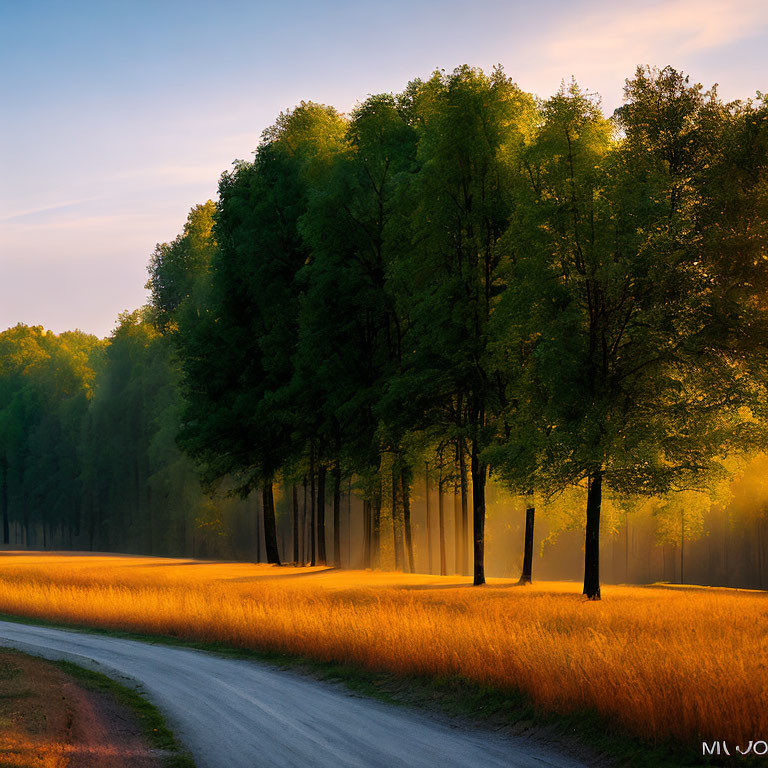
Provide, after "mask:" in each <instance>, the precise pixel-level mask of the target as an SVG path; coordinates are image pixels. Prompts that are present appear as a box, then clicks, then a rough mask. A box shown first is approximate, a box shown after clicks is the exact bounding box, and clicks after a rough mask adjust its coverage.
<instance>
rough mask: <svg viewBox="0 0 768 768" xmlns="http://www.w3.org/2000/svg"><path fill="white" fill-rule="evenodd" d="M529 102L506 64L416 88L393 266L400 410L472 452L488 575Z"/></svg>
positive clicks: (479, 580) (477, 552) (478, 576)
mask: <svg viewBox="0 0 768 768" xmlns="http://www.w3.org/2000/svg"><path fill="white" fill-rule="evenodd" d="M532 104H533V103H532V100H531V99H530V97H528V96H526V95H524V94H523V93H522V92H521V91H520V90H519V89H518V88H517V86H516V85H514V83H513V82H512V81H511V80H510V79H509V78H507V77H506V76H505V75H504V74H503V72H502V71H501V70H500V69H497V70H494V72H493V74H492V75H491V76H490V77H489V76H487V75H485V74H483V73H482V72H480V71H479V70H473V69H471V68H469V67H461V68H459V69H457V70H455V71H454V72H453V73H452V74H451V75H444V74H441V73H436V74H435V75H434V76H433V77H432V79H431V80H429V81H428V82H427V83H425V84H423V86H421V87H420V88H419V89H418V90H417V92H416V95H415V97H414V114H415V124H416V125H417V127H418V131H419V148H418V162H419V169H418V172H417V174H416V176H415V178H414V180H413V183H412V184H411V185H410V189H409V195H408V196H407V197H406V200H407V203H406V204H407V205H408V207H409V209H410V210H411V211H412V215H411V217H410V232H411V234H410V244H409V248H408V249H405V250H404V251H403V252H402V254H401V255H400V257H399V259H398V262H397V263H396V264H395V266H394V267H393V283H394V290H395V291H396V295H397V297H398V302H399V303H398V306H399V311H400V312H401V313H402V314H403V315H404V316H405V317H407V324H406V331H405V332H406V334H407V336H406V339H405V341H404V343H403V345H402V346H403V349H405V350H408V352H407V354H406V355H405V358H404V361H403V366H402V368H403V371H402V373H401V375H399V376H398V377H397V378H396V379H394V380H393V381H392V382H391V384H390V387H389V390H390V399H391V402H392V403H394V404H395V405H394V409H396V410H397V411H398V412H401V413H402V412H403V410H404V408H407V409H408V412H409V413H411V414H413V416H412V421H413V426H414V427H416V428H419V427H426V426H432V427H436V428H437V429H438V430H439V431H440V432H442V433H444V434H446V435H447V436H448V437H449V438H450V439H452V440H456V441H459V446H460V451H461V452H463V450H464V447H465V445H466V446H467V449H468V450H467V452H468V454H469V457H470V474H471V478H472V509H473V512H472V515H473V530H474V542H473V552H474V583H475V584H483V583H484V582H485V567H484V524H485V483H486V480H487V470H488V467H487V460H486V458H485V456H484V451H485V450H486V449H487V447H488V446H489V445H490V444H491V443H492V442H493V439H494V436H495V432H496V417H497V414H498V411H499V408H500V403H501V397H502V394H503V392H502V387H501V386H500V385H499V371H498V369H497V367H496V365H495V360H494V358H493V355H492V354H490V350H491V344H490V340H489V335H488V330H489V320H490V317H491V315H492V313H493V311H494V308H495V305H496V303H497V299H498V294H499V291H500V290H501V289H502V287H503V286H502V285H501V284H500V281H499V267H500V263H501V255H502V254H501V251H500V249H499V241H500V238H501V236H502V234H503V232H504V230H505V229H506V226H507V222H508V219H509V216H510V214H511V210H512V208H513V205H514V201H513V199H512V197H511V195H510V191H511V190H510V185H509V183H508V182H509V176H510V173H511V168H512V167H513V165H514V161H515V157H516V155H517V152H518V150H519V148H520V146H521V144H522V141H523V136H524V133H525V131H526V130H527V121H528V120H529V117H530V114H531V112H532Z"/></svg>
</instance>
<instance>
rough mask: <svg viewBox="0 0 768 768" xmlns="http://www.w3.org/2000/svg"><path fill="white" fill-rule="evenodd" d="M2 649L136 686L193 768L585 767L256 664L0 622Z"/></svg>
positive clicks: (541, 750)
mask: <svg viewBox="0 0 768 768" xmlns="http://www.w3.org/2000/svg"><path fill="white" fill-rule="evenodd" d="M0 645H3V646H8V647H13V648H18V649H19V650H22V651H26V652H27V653H30V654H33V655H36V656H42V657H45V658H48V659H68V660H70V661H73V662H75V663H77V664H80V665H81V666H85V667H89V668H91V669H96V670H98V671H100V672H102V673H104V674H107V675H109V676H110V677H113V678H115V679H117V680H120V681H121V682H124V683H125V682H133V683H138V684H139V686H140V689H141V690H142V692H143V693H144V695H145V696H146V697H147V698H148V699H150V700H151V701H152V702H153V703H154V704H155V705H156V706H157V707H159V708H160V710H161V711H162V712H163V713H164V714H165V716H166V718H167V721H168V723H169V725H170V726H171V727H172V728H173V729H174V731H175V733H176V735H177V736H178V738H179V739H180V740H181V741H182V743H183V744H184V745H185V746H186V747H187V749H188V750H189V751H190V752H191V753H192V756H193V757H194V759H195V762H196V764H197V766H198V768H272V766H274V767H275V768H286V767H287V766H297V768H298V767H300V768H341V767H342V766H357V767H359V768H363V767H364V768H399V767H400V766H402V767H403V768H405V767H407V768H475V766H476V767H477V768H480V767H481V766H482V768H502V766H503V768H584V764H583V763H581V762H579V761H578V760H575V759H571V758H569V757H567V756H563V755H560V754H558V753H557V752H554V751H550V750H548V749H546V748H545V747H542V746H540V745H538V744H534V743H531V742H529V741H527V740H524V739H514V738H509V737H507V736H503V735H501V734H497V733H493V732H486V731H484V730H479V729H472V728H468V727H463V726H462V727H455V726H452V725H451V724H450V723H448V722H444V721H442V720H441V719H438V718H433V717H431V716H430V715H428V714H424V713H421V712H419V711H416V710H413V709H410V708H406V707H395V706H390V705H387V704H384V703H382V702H379V701H375V700H372V699H367V698H363V697H360V696H356V695H354V694H352V693H350V692H349V691H347V690H345V689H344V688H343V687H342V686H338V685H333V684H329V683H324V682H322V681H317V680H313V679H311V678H307V677H305V676H302V675H299V674H296V673H292V672H286V671H283V670H279V669H275V668H272V667H270V666H269V665H264V664H260V663H257V662H253V661H243V660H238V659H231V658H224V657H220V656H217V655H215V654H211V653H205V652H203V651H195V650H187V649H185V648H176V647H172V646H167V645H154V644H152V643H146V642H142V641H138V640H124V639H120V638H116V637H109V636H106V635H96V634H89V633H86V632H79V631H69V630H62V629H52V628H49V627H38V626H30V625H26V624H17V623H15V622H7V621H0Z"/></svg>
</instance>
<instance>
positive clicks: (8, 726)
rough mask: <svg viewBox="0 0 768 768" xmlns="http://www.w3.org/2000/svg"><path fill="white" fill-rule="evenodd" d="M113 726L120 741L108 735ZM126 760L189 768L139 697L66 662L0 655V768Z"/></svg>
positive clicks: (160, 719) (3, 650)
mask: <svg viewBox="0 0 768 768" xmlns="http://www.w3.org/2000/svg"><path fill="white" fill-rule="evenodd" d="M115 723H119V726H120V732H119V735H118V734H112V733H111V727H112V726H114V725H115ZM113 735H114V737H115V741H112V740H111V739H112V738H113ZM137 739H138V740H139V741H138V742H137V741H136V740H137ZM146 748H149V749H150V750H152V751H151V753H146V754H145V753H144V752H142V751H141V750H143V749H146ZM123 749H125V750H126V751H125V753H123V752H121V750H123ZM101 750H106V751H105V752H104V753H103V755H102V753H101ZM137 750H138V751H137ZM131 754H141V759H142V765H144V764H145V762H144V760H145V757H146V758H148V757H150V756H151V758H152V764H153V765H162V766H163V767H164V768H194V762H193V760H192V759H191V757H190V756H188V755H187V754H186V752H185V751H184V750H183V749H182V748H181V747H180V746H179V744H178V743H177V742H176V740H175V738H174V736H173V734H172V733H171V732H170V731H169V730H168V728H167V726H166V725H165V721H164V720H163V717H162V715H161V714H160V713H159V712H158V710H157V709H156V708H155V707H154V706H153V705H152V704H150V703H149V702H148V701H146V700H145V699H144V698H143V697H142V696H141V695H140V694H139V693H138V692H137V691H134V690H132V689H130V688H128V687H125V686H123V685H121V684H119V683H117V682H115V681H114V680H112V679H110V678H108V677H106V676H104V675H102V674H99V673H96V672H92V671H90V670H87V669H84V668H82V667H80V666H78V665H76V664H72V663H70V662H66V661H50V660H47V659H40V658H36V657H35V656H33V655H30V654H28V653H25V652H22V651H18V650H15V649H9V648H4V647H3V648H0V766H4V767H5V766H7V768H60V767H61V766H64V765H70V764H76V765H81V764H82V759H83V757H85V760H86V763H87V764H88V765H91V764H92V762H93V760H94V759H97V760H98V762H99V764H101V763H102V757H104V759H106V760H107V762H108V764H109V765H113V764H114V761H113V759H112V758H115V757H116V758H117V761H118V763H119V764H120V765H123V760H124V759H126V760H127V759H129V758H128V755H131ZM97 756H98V757H97Z"/></svg>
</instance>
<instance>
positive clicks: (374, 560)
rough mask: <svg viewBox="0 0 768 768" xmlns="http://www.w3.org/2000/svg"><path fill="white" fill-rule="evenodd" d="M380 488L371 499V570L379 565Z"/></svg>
mask: <svg viewBox="0 0 768 768" xmlns="http://www.w3.org/2000/svg"><path fill="white" fill-rule="evenodd" d="M381 490H382V489H381V486H379V492H378V494H376V496H375V497H374V499H373V524H372V531H371V568H377V567H378V565H379V552H380V544H381Z"/></svg>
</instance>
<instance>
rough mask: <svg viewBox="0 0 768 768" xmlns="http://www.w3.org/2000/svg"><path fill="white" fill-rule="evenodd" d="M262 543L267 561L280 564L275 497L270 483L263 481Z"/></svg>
mask: <svg viewBox="0 0 768 768" xmlns="http://www.w3.org/2000/svg"><path fill="white" fill-rule="evenodd" d="M263 499H264V501H263V503H262V506H263V508H264V544H265V546H266V549H267V562H268V563H271V564H273V565H280V554H279V550H278V548H277V526H276V525H275V497H274V494H273V492H272V483H271V482H269V483H264V490H263Z"/></svg>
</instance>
